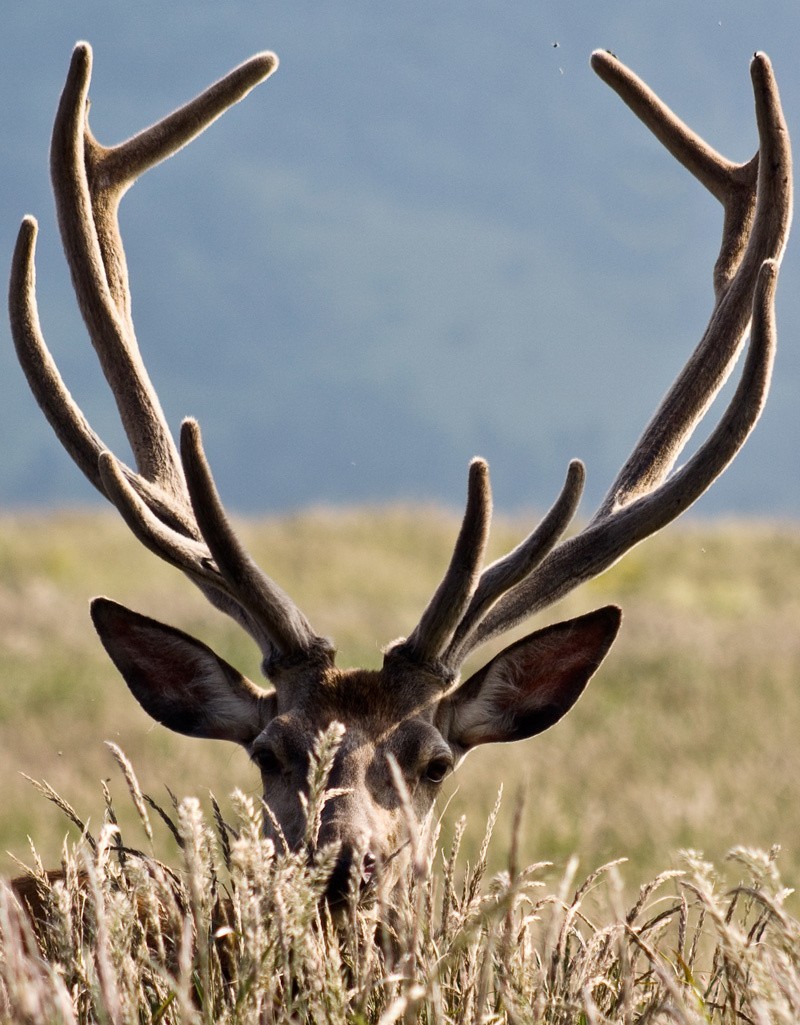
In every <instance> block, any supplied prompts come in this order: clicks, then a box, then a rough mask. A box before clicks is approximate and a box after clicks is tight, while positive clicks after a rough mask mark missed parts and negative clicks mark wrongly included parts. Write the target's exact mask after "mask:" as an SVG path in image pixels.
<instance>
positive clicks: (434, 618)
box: [389, 51, 792, 678]
mask: <svg viewBox="0 0 800 1025" xmlns="http://www.w3.org/2000/svg"><path fill="white" fill-rule="evenodd" d="M592 66H593V68H594V70H595V71H596V72H597V73H598V75H600V77H601V78H602V79H603V80H604V81H605V82H607V83H608V84H609V85H610V86H611V87H612V88H613V89H614V90H615V91H616V92H617V93H618V94H619V95H620V96H621V97H622V99H623V100H624V101H625V102H626V103H627V104H628V106H629V107H630V108H631V109H632V110H633V111H634V113H635V114H636V115H637V116H638V117H639V118H641V120H642V121H643V122H644V123H645V124H646V125H647V127H648V128H649V129H650V130H651V131H652V132H653V134H654V135H655V136H656V138H658V139H659V141H660V142H662V143H663V144H664V146H665V147H666V148H667V149H668V150H669V151H670V153H672V154H673V156H674V157H676V159H678V160H679V161H680V162H681V163H682V164H683V165H684V166H685V167H686V168H687V169H688V170H689V171H691V173H692V174H693V175H694V176H695V177H696V178H697V179H698V180H699V181H700V182H702V183H703V185H705V186H706V188H707V189H708V190H709V191H710V192H711V193H712V195H714V196H715V197H716V198H717V199H718V200H719V201H720V202H721V203H722V205H723V208H724V213H725V216H724V224H723V231H722V244H721V247H720V253H719V257H718V259H717V262H716V265H715V268H714V291H715V297H716V301H715V305H714V309H713V312H712V314H711V318H710V320H709V324H708V327H707V329H706V331H705V334H704V335H703V337H702V339H701V341H700V343H699V345H698V346H697V349H696V350H695V352H694V353H693V355H692V356H691V358H690V359H689V361H688V363H687V364H686V366H685V367H684V368H683V370H682V371H681V373H680V374H679V375H678V378H677V379H676V381H675V382H674V384H673V385H672V387H671V388H670V390H669V392H668V393H667V395H666V396H665V398H664V399H663V401H662V402H661V405H660V406H659V408H658V410H657V412H656V414H655V416H654V417H653V419H652V420H651V422H650V424H649V426H648V427H647V428H646V430H645V432H644V434H643V435H642V437H641V438H640V439H639V442H638V443H637V445H636V447H635V448H634V450H633V452H632V453H631V455H630V457H629V458H628V460H627V462H626V463H625V464H624V466H623V467H622V469H621V470H620V472H619V474H618V476H617V478H616V480H615V481H614V483H613V484H612V486H611V488H610V490H609V492H608V494H607V496H606V498H605V499H604V501H603V502H602V503H601V505H600V507H599V508H598V510H597V511H596V512H595V514H594V515H593V516H592V518H591V519H590V521H589V523H588V524H587V526H586V527H585V528H584V529H583V530H582V531H580V533H578V534H576V535H575V536H574V537H570V538H568V539H567V540H565V541H562V542H561V543H560V544H558V540H559V538H560V537H561V535H562V534H563V533H564V531H565V530H566V528H567V526H568V525H569V523H570V522H571V520H572V517H573V515H574V513H575V510H576V508H577V505H578V502H579V500H580V495H581V492H582V489H583V479H584V471H583V467H582V465H581V464H580V463H578V462H573V463H572V464H571V465H570V468H569V473H568V475H567V481H566V484H565V486H564V489H563V491H562V493H561V496H560V497H559V500H558V502H557V503H556V505H555V506H554V507H553V509H552V510H551V512H550V513H549V514H548V516H547V517H546V518H545V520H544V521H543V522H542V524H541V525H540V526H539V527H538V528H537V529H536V530H535V531H534V532H533V534H531V535H530V537H528V538H527V540H526V541H524V542H523V543H522V544H521V545H519V546H518V547H517V548H516V549H515V550H514V551H513V552H511V553H509V554H508V555H506V556H504V557H503V558H502V559H500V560H499V561H497V562H495V563H494V564H493V565H491V566H489V567H488V568H487V569H485V570H484V571H483V572H482V573H481V564H482V561H483V554H484V550H485V546H486V541H487V538H488V530H489V521H490V517H491V494H490V489H489V477H488V467H487V466H486V464H485V463H484V462H483V461H482V460H476V461H475V462H474V463H473V465H472V467H471V468H470V479H469V494H468V501H467V511H466V513H465V516H464V522H463V524H462V528H461V533H460V535H459V539H458V542H457V543H456V548H455V551H454V554H453V558H452V560H451V564H450V567H449V568H448V571H447V573H446V574H445V577H444V579H443V581H442V583H441V585H440V586H439V589H438V590H437V592H436V594H435V595H434V596H433V598H432V599H431V602H430V604H429V605H428V608H427V609H426V610H425V613H424V614H423V616H422V619H421V620H420V623H419V625H418V626H417V627H416V629H415V630H414V631H413V633H412V634H411V635H410V636H409V638H408V639H407V640H406V641H404V642H400V643H399V644H397V645H395V646H393V647H392V648H391V649H390V652H389V654H390V655H393V654H396V653H399V654H401V655H403V656H404V657H406V658H410V659H411V660H413V661H416V662H420V663H425V664H433V665H437V666H438V667H439V669H440V671H442V672H443V674H444V676H445V678H448V677H449V676H452V674H453V673H454V672H455V671H456V670H457V669H458V667H459V666H460V665H461V663H462V662H463V661H464V659H465V658H466V657H467V656H468V655H469V653H470V652H471V651H472V650H474V649H475V648H476V647H478V646H479V645H481V644H483V643H485V642H486V641H488V640H490V639H491V638H492V637H494V636H496V635H498V634H500V633H504V632H505V631H506V630H509V629H511V628H512V627H513V626H515V625H517V624H518V623H520V622H521V621H522V620H524V619H527V618H528V617H529V616H531V615H533V614H534V613H535V612H537V611H539V610H541V609H543V608H546V607H547V606H549V605H551V604H553V603H554V602H555V601H557V600H558V599H559V598H561V597H563V596H564V595H565V594H567V593H568V592H569V591H571V590H572V589H573V588H575V587H577V586H578V585H579V584H581V583H583V582H584V581H586V580H588V579H590V578H591V577H594V576H597V575H598V574H599V573H602V572H603V571H604V570H606V569H608V567H609V566H611V565H612V564H613V563H614V562H616V561H617V559H619V558H620V557H621V556H622V555H623V554H624V553H625V552H626V551H628V550H629V549H630V548H632V547H633V546H634V545H635V544H637V543H638V542H639V541H641V540H643V539H644V538H646V537H648V536H649V535H650V534H653V533H654V532H655V531H657V530H659V529H660V528H661V527H663V526H664V525H665V524H667V523H669V522H670V521H671V520H673V519H675V518H676V517H677V516H679V515H680V513H682V512H683V511H684V510H685V509H687V508H688V507H689V506H690V505H691V504H692V503H693V502H694V501H695V500H696V499H697V498H699V497H700V495H701V494H702V493H703V492H704V491H705V490H706V489H707V488H708V487H710V485H711V484H712V483H713V481H714V480H715V479H716V478H717V477H718V476H719V475H720V474H721V473H722V472H723V470H724V469H725V468H726V467H727V466H728V464H729V463H730V461H731V460H732V459H733V458H734V456H735V455H736V453H737V452H738V451H739V449H740V448H741V446H742V445H743V444H744V442H745V440H746V438H747V436H748V434H749V433H750V431H751V430H752V428H753V427H754V425H755V423H756V421H757V420H758V417H759V415H760V413H761V409H762V408H763V405H764V401H765V399H766V395H767V391H768V388H769V380H770V373H771V368H772V362H773V356H774V348H775V329H774V295H775V287H776V283H777V274H778V265H779V263H780V260H781V257H782V255H783V251H784V248H785V246H786V240H787V237H788V233H789V226H790V222H791V214H792V173H791V150H790V146H789V135H788V132H787V129H786V124H785V121H784V119H783V113H782V111H781V105H780V98H779V96H778V89H777V85H776V83H775V79H774V77H773V73H772V68H771V65H770V63H769V60H768V59H767V57H766V56H765V55H764V54H760V53H757V54H756V55H755V57H754V58H753V62H752V66H751V73H752V80H753V89H754V93H755V108H756V122H757V126H758V134H759V149H758V152H757V153H756V155H755V156H754V157H753V158H752V160H750V161H748V162H747V163H745V164H734V163H732V162H731V161H729V160H727V159H725V158H724V157H722V156H720V154H718V153H716V152H715V151H714V150H713V149H711V147H710V146H708V144H707V143H706V142H704V141H703V140H702V139H701V138H700V137H699V136H697V135H695V133H694V132H692V131H691V130H690V129H689V128H687V126H686V125H685V124H684V123H683V122H682V121H681V120H680V119H679V118H678V117H676V115H675V114H673V112H672V111H671V110H670V109H669V108H668V107H667V106H666V105H665V104H664V103H662V102H661V100H659V99H658V97H657V96H656V95H655V94H654V93H653V92H652V91H651V90H650V89H649V88H648V87H647V86H646V85H645V84H644V82H642V81H641V80H640V79H639V78H637V77H636V76H635V75H634V74H633V73H632V72H631V71H629V70H628V69H627V68H626V67H625V66H624V65H623V64H621V63H620V62H619V61H618V60H617V59H616V58H615V57H613V56H612V55H611V54H609V53H606V52H602V51H597V52H596V53H594V54H593V55H592ZM751 317H752V333H751V334H752V337H751V342H750V349H749V353H748V358H747V361H746V364H745V367H744V370H743V373H742V378H741V381H740V383H739V386H738V388H737V390H736V393H735V395H734V396H733V399H732V400H731V402H730V405H729V406H728V409H727V410H726V412H725V413H724V415H723V417H722V419H721V420H720V422H719V424H718V426H717V428H716V429H715V430H714V432H713V433H712V434H711V436H710V437H709V438H708V439H707V441H706V442H705V443H704V444H703V445H702V446H701V447H700V448H699V449H698V451H697V452H696V453H695V454H694V455H693V456H692V458H691V459H690V460H689V461H688V462H687V463H686V465H684V466H682V467H681V468H680V469H679V470H677V471H676V472H675V473H673V474H672V475H671V476H670V473H671V471H672V468H673V466H674V465H675V461H676V460H677V458H678V456H679V455H680V452H681V451H682V449H683V447H684V446H685V444H686V442H687V441H688V440H689V438H690V436H691V434H692V432H693V431H694V429H695V427H696V426H697V424H698V423H699V422H700V420H701V419H702V417H703V415H704V413H705V412H706V410H707V409H708V407H709V406H710V404H711V403H712V401H713V400H714V397H715V396H716V394H717V393H718V391H719V390H720V388H721V387H722V385H723V384H724V383H725V380H726V379H727V377H728V375H729V374H730V372H731V370H732V368H733V365H734V364H735V362H736V359H737V357H738V355H739V352H740V350H741V347H742V344H743V341H744V338H745V335H746V333H747V330H748V325H749V323H750V320H751Z"/></svg>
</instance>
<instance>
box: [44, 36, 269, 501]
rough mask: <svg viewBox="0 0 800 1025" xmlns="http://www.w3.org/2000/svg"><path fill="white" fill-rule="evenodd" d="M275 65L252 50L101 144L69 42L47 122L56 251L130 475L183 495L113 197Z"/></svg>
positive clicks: (86, 70)
mask: <svg viewBox="0 0 800 1025" xmlns="http://www.w3.org/2000/svg"><path fill="white" fill-rule="evenodd" d="M276 66H277V58H275V57H274V56H273V55H271V54H262V55H259V56H258V57H256V58H253V59H251V60H250V61H248V62H247V64H245V65H242V66H241V67H240V68H237V69H235V70H234V71H233V72H231V73H230V74H229V75H227V76H226V77H225V78H223V79H222V80H221V81H220V82H218V83H216V84H215V85H214V86H212V87H211V88H210V89H208V90H206V91H205V92H203V93H202V94H201V95H200V96H198V97H196V98H195V99H194V100H192V101H191V102H190V103H189V104H187V105H186V106H185V107H183V108H181V109H180V110H178V111H177V112H175V113H174V114H172V115H170V116H169V117H167V118H165V119H164V120H163V121H160V122H158V123H157V124H156V125H154V126H153V127H151V128H149V129H146V130H145V131H144V132H142V133H140V134H139V135H137V136H135V137H134V138H133V139H130V140H128V141H127V142H125V143H122V144H120V145H119V146H115V147H112V148H107V147H104V146H101V145H100V144H99V143H98V142H97V141H96V140H95V138H94V136H93V135H92V133H91V131H90V129H89V125H88V92H89V82H90V78H91V70H92V51H91V47H90V46H89V45H88V44H87V43H79V44H78V45H77V46H76V47H75V50H74V52H73V55H72V61H71V63H70V68H69V72H68V75H67V80H66V83H65V86H64V90H63V92H62V94H61V100H60V102H59V106H58V111H57V113H56V118H55V123H54V126H53V138H52V143H51V151H50V167H51V177H52V181H53V191H54V194H55V198H56V209H57V213H58V222H59V227H60V230H61V237H62V240H63V243H64V251H65V253H66V256H67V261H68V263H69V266H70V271H71V274H72V281H73V286H74V288H75V293H76V296H77V298H78V303H79V305H80V308H81V313H82V314H83V318H84V321H85V322H86V326H87V328H88V330H89V335H90V337H91V339H92V344H93V345H94V347H95V350H96V352H97V355H98V358H99V360H100V363H101V366H102V368H103V372H104V374H105V376H106V378H107V380H108V382H109V385H110V386H111V390H112V392H113V394H114V397H115V399H116V402H117V407H118V409H119V413H120V417H121V419H122V423H123V426H124V428H125V432H126V434H127V436H128V440H129V441H130V444H131V448H132V449H133V453H134V459H135V462H136V466H137V469H138V471H139V473H140V475H141V476H142V477H143V478H144V479H145V480H148V481H152V482H155V483H158V484H159V485H161V486H162V487H164V489H165V490H166V491H167V492H168V493H169V494H170V495H173V496H175V497H176V499H178V502H179V504H185V503H186V493H185V488H184V485H183V481H182V478H181V473H180V463H179V460H178V456H177V452H176V449H175V444H174V442H173V440H172V436H171V435H170V432H169V428H168V427H167V424H166V420H165V417H164V414H163V412H162V410H161V405H160V403H159V401H158V397H157V395H156V393H155V390H154V389H153V386H152V384H151V383H150V379H149V377H148V374H147V371H146V369H145V367H144V364H143V362H142V359H141V355H140V353H139V348H138V345H137V342H136V336H135V333H134V330H133V322H132V319H131V310H130V292H129V289H128V271H127V264H126V260H125V252H124V249H123V245H122V239H121V236H120V232H119V223H118V220H117V210H118V207H119V201H120V199H121V198H122V196H123V194H124V193H125V191H126V190H127V189H128V188H129V186H130V185H131V184H132V182H133V181H134V180H135V178H136V177H137V176H138V175H139V174H141V173H142V172H143V171H145V170H146V169H147V168H149V167H152V166H153V165H154V164H156V163H158V162H159V161H161V160H163V159H165V158H166V157H168V156H170V155H171V154H172V153H174V152H175V151H176V150H178V149H180V148H181V147H182V146H183V145H185V144H186V143H187V142H188V141H189V140H190V139H191V138H193V137H194V136H195V135H197V134H199V133H200V132H201V131H203V130H204V129H205V128H206V127H207V126H208V125H209V124H211V122H212V121H214V120H215V119H216V118H217V117H218V116H219V115H220V114H221V113H222V112H223V111H224V110H225V109H226V108H227V107H229V106H231V105H232V104H234V103H236V102H237V101H238V100H239V99H241V98H242V96H244V95H246V93H247V92H248V91H249V89H251V88H252V87H253V86H254V85H256V84H257V83H258V82H260V81H262V80H263V79H264V78H266V77H267V76H268V75H269V74H271V72H272V71H273V70H274V68H275V67H276Z"/></svg>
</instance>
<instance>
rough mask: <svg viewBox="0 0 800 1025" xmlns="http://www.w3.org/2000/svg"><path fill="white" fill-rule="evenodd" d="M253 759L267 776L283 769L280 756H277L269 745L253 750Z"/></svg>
mask: <svg viewBox="0 0 800 1025" xmlns="http://www.w3.org/2000/svg"><path fill="white" fill-rule="evenodd" d="M253 761H254V762H255V763H256V765H257V766H258V767H259V769H260V770H261V771H262V772H263V773H265V774H266V775H267V776H274V775H277V773H279V772H281V771H282V769H283V766H282V765H281V760H280V758H278V756H277V754H276V753H275V751H273V750H272V748H269V747H265V748H261V749H260V750H258V751H254V752H253Z"/></svg>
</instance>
